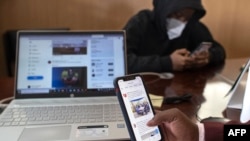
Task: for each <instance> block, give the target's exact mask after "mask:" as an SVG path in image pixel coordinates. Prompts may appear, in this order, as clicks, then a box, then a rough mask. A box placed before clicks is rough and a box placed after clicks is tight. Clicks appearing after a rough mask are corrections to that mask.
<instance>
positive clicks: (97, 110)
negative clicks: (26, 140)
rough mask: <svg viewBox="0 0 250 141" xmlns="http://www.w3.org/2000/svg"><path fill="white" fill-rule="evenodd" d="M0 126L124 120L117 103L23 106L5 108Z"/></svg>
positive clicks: (0, 119) (0, 118)
mask: <svg viewBox="0 0 250 141" xmlns="http://www.w3.org/2000/svg"><path fill="white" fill-rule="evenodd" d="M6 110H7V111H4V112H3V113H2V114H3V115H1V117H0V126H20V125H21V126H22V125H23V126H24V125H46V124H72V123H95V122H114V121H124V118H123V114H122V112H121V109H120V105H119V104H104V105H72V106H49V107H25V108H23V107H22V108H9V109H6Z"/></svg>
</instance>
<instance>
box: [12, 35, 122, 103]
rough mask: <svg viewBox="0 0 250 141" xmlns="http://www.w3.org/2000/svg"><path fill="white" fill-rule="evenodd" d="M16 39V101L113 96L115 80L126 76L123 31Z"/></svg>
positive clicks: (32, 36)
mask: <svg viewBox="0 0 250 141" xmlns="http://www.w3.org/2000/svg"><path fill="white" fill-rule="evenodd" d="M17 36H18V43H17V66H16V92H15V93H16V94H15V95H16V98H29V97H30V98H34V97H75V96H96V95H100V94H101V95H114V86H113V80H114V78H115V77H117V76H121V75H125V74H126V56H125V32H124V31H20V32H18V35H17ZM110 92H111V93H110Z"/></svg>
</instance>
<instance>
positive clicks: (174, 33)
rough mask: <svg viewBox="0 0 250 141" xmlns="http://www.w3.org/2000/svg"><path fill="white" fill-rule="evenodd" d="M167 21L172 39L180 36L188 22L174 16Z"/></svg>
mask: <svg viewBox="0 0 250 141" xmlns="http://www.w3.org/2000/svg"><path fill="white" fill-rule="evenodd" d="M166 23H167V24H166V25H167V34H168V37H169V39H170V40H172V39H175V38H178V37H180V36H181V34H182V31H183V30H184V28H185V27H186V24H187V22H182V21H180V20H177V19H174V18H167V19H166Z"/></svg>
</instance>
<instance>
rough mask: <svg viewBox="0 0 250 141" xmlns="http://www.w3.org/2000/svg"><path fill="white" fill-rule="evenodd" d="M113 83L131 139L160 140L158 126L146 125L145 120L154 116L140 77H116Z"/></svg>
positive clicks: (141, 140) (142, 140)
mask: <svg viewBox="0 0 250 141" xmlns="http://www.w3.org/2000/svg"><path fill="white" fill-rule="evenodd" d="M114 84H115V87H116V93H117V96H118V99H119V102H120V105H121V109H122V112H123V115H124V118H125V120H126V124H127V127H128V130H129V134H130V136H131V140H136V141H152V140H153V141H159V140H162V135H161V132H160V128H159V126H155V127H148V126H147V122H148V121H149V120H151V119H152V118H153V117H154V111H153V107H152V103H151V101H150V98H149V95H148V93H147V90H146V89H145V86H144V82H143V79H142V77H141V76H140V75H128V76H124V77H118V78H117V79H116V80H115V82H114Z"/></svg>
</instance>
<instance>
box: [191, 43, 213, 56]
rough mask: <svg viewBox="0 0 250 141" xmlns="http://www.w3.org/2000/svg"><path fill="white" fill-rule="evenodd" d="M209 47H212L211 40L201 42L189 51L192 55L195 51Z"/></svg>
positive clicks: (205, 49)
mask: <svg viewBox="0 0 250 141" xmlns="http://www.w3.org/2000/svg"><path fill="white" fill-rule="evenodd" d="M210 47H212V42H202V43H200V45H199V46H198V47H197V48H196V49H195V50H194V51H193V52H192V53H191V55H194V54H195V53H199V52H202V51H207V50H208V49H209V48H210Z"/></svg>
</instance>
